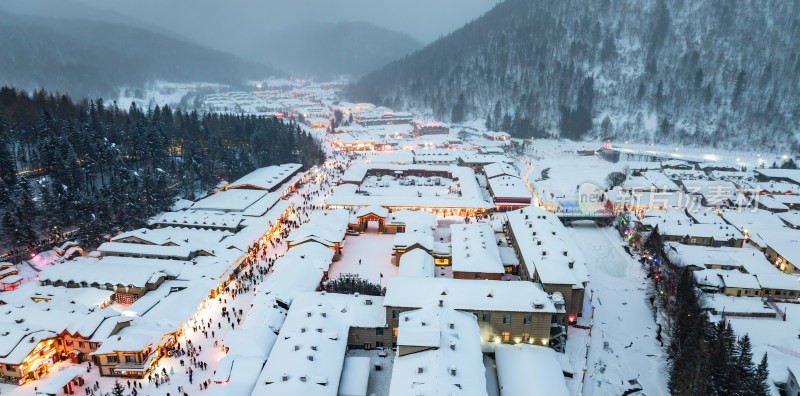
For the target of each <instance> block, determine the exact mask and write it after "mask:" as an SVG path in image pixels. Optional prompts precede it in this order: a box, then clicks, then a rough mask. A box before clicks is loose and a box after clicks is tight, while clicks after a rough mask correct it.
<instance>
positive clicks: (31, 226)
mask: <svg viewBox="0 0 800 396" xmlns="http://www.w3.org/2000/svg"><path fill="white" fill-rule="evenodd" d="M323 159H324V153H323V152H322V151H321V148H320V147H319V146H318V145H317V143H316V141H315V140H314V139H313V138H312V137H311V136H310V135H308V134H307V133H305V132H303V131H302V130H301V129H300V128H299V127H298V126H296V125H294V124H287V123H284V122H282V121H280V120H278V119H275V118H265V117H256V116H244V115H241V116H235V115H213V114H212V115H205V116H201V115H200V114H198V113H196V112H191V113H189V112H182V111H180V110H172V109H170V108H169V107H167V106H165V107H163V108H159V107H155V108H153V109H141V108H138V107H135V106H132V107H131V108H130V109H129V110H122V109H119V108H116V107H109V106H106V105H104V104H103V103H102V102H101V101H86V100H83V101H81V102H78V103H76V102H73V101H72V100H71V99H70V98H69V97H66V96H60V97H56V96H51V95H48V94H46V93H44V92H43V91H40V92H36V93H35V94H34V95H33V96H28V95H26V94H24V93H20V92H18V91H16V90H14V89H11V88H7V87H3V88H0V176H2V179H0V216H2V218H1V219H0V237H2V241H3V242H4V244H3V245H4V246H2V247H0V250H2V248H19V247H24V246H27V245H30V244H33V243H35V242H36V241H37V240H39V239H48V238H52V237H53V236H54V234H60V233H63V232H66V231H71V230H74V229H76V228H77V229H78V231H77V233H76V234H75V235H76V236H77V237H78V238H79V239H80V240H82V242H84V243H86V244H87V245H88V246H92V245H93V244H94V243H95V242H96V240H97V238H98V237H101V236H102V235H104V234H105V233H108V232H111V231H112V230H115V229H117V228H122V229H126V228H133V227H140V226H142V225H143V222H144V221H145V220H146V219H147V218H149V217H151V216H153V215H155V214H157V213H159V212H161V211H163V210H166V209H168V208H169V207H170V205H171V204H172V203H173V202H174V200H175V197H176V196H184V197H186V198H194V194H195V191H206V190H207V189H209V188H211V187H213V186H215V185H216V184H217V183H219V181H220V180H222V179H225V180H233V179H236V178H238V177H240V176H242V175H244V174H245V173H247V172H250V171H252V170H253V169H255V168H257V167H263V166H268V165H274V164H281V163H286V162H301V163H302V164H303V165H304V166H306V167H310V166H313V165H314V164H317V163H320V162H321V161H322V160H323Z"/></svg>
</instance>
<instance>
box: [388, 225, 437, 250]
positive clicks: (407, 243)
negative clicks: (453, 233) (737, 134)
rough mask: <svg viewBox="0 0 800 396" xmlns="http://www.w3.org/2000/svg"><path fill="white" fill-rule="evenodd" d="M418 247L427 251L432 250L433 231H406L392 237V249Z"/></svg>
mask: <svg viewBox="0 0 800 396" xmlns="http://www.w3.org/2000/svg"><path fill="white" fill-rule="evenodd" d="M417 244H418V245H419V246H421V247H422V248H423V249H425V250H427V251H432V250H433V231H431V230H429V229H427V230H426V229H418V230H408V229H407V230H406V232H398V233H397V234H395V235H394V248H395V249H406V248H409V247H411V246H413V245H417Z"/></svg>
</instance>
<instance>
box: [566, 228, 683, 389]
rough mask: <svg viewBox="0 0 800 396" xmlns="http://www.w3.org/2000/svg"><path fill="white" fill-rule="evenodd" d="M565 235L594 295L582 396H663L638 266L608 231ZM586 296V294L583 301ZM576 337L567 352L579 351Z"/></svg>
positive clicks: (659, 356)
mask: <svg viewBox="0 0 800 396" xmlns="http://www.w3.org/2000/svg"><path fill="white" fill-rule="evenodd" d="M569 230H570V231H571V232H572V233H573V235H574V236H575V241H576V243H577V244H578V246H579V247H580V249H581V250H582V251H583V253H584V255H585V256H586V258H587V264H588V269H589V274H590V283H589V286H590V287H591V289H592V290H593V291H594V299H593V302H592V306H594V308H595V313H594V326H593V329H592V335H591V339H590V348H589V356H588V362H587V372H586V381H585V383H584V386H583V394H584V395H619V394H622V393H623V392H625V391H626V390H629V389H634V388H639V387H641V388H642V389H643V390H642V394H646V395H651V396H652V395H668V394H669V392H668V391H667V376H666V369H665V367H664V364H665V362H666V354H665V352H664V351H663V349H662V348H661V346H660V343H659V342H658V341H657V340H656V339H655V337H656V328H657V326H656V324H655V321H654V320H653V314H652V311H651V310H650V307H649V302H648V300H647V295H646V290H645V288H646V283H645V281H646V279H645V274H644V271H643V270H642V269H641V266H640V264H639V263H638V262H637V261H635V260H634V259H632V258H631V257H630V255H628V254H627V253H626V252H625V251H624V250H623V249H622V246H621V245H622V241H621V239H620V238H619V236H618V235H617V234H616V232H615V230H614V229H613V228H604V229H599V228H597V226H596V225H595V224H594V223H576V224H575V226H574V227H573V228H569ZM590 294H591V292H590V291H588V290H587V300H588V298H589V297H588V296H589V295H590ZM584 309H585V310H586V312H584V316H585V317H586V318H588V317H590V316H591V307H589V306H587V307H586V308H584ZM572 334H573V333H572V332H570V336H572ZM576 335H578V337H571V338H570V340H569V341H568V343H569V344H572V343H575V342H577V343H579V344H580V345H579V346H578V347H577V348H576V347H575V345H570V350H571V351H576V350H578V351H580V348H584V344H583V343H585V340H584V337H581V336H580V335H579V334H576ZM583 350H584V351H585V348H584V349H583ZM573 356H574V355H573ZM580 356H583V353H580ZM576 369H579V367H576ZM581 374H582V373H581V372H580V371H578V373H577V375H578V376H580V375H581Z"/></svg>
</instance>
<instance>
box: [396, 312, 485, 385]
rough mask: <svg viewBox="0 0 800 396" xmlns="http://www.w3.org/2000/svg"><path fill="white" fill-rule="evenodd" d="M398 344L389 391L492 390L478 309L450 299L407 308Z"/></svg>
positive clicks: (401, 323) (401, 320)
mask: <svg viewBox="0 0 800 396" xmlns="http://www.w3.org/2000/svg"><path fill="white" fill-rule="evenodd" d="M397 346H398V356H396V357H395V358H394V363H393V369H392V381H391V385H390V388H389V395H391V396H400V395H461V394H469V395H485V394H486V376H485V368H484V366H483V354H482V353H481V336H480V329H479V328H478V323H477V320H476V318H475V316H474V315H472V314H469V313H466V312H460V311H457V310H454V309H453V308H451V307H449V306H447V305H445V306H443V307H439V306H436V305H433V306H430V305H426V307H424V308H422V309H417V310H413V311H406V312H403V313H402V314H400V324H399V327H398V330H397ZM404 347H424V348H426V349H425V350H422V351H415V350H413V349H412V350H405V349H404Z"/></svg>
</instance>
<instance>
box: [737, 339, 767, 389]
mask: <svg viewBox="0 0 800 396" xmlns="http://www.w3.org/2000/svg"><path fill="white" fill-rule="evenodd" d="M752 348H753V347H752V344H751V343H750V336H749V335H747V334H745V335H744V336H742V338H740V339H739V342H738V350H739V355H738V356H737V357H736V371H737V376H738V379H739V392H740V393H742V394H748V395H754V394H756V392H757V391H758V390H759V389H761V384H760V383H759V381H758V378H757V377H756V367H755V364H754V363H753V349H752Z"/></svg>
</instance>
